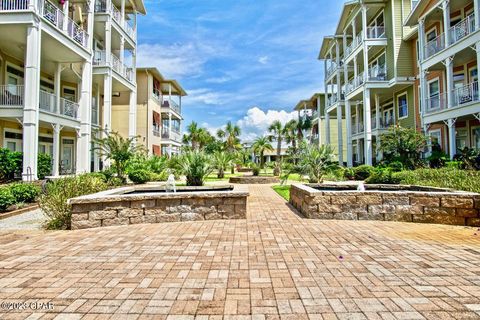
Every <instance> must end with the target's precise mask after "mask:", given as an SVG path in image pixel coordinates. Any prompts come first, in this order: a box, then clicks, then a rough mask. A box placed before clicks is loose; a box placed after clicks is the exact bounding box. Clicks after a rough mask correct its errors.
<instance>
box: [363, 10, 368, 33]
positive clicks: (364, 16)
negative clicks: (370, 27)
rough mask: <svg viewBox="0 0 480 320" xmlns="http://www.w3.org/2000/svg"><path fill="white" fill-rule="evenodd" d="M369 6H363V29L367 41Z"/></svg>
mask: <svg viewBox="0 0 480 320" xmlns="http://www.w3.org/2000/svg"><path fill="white" fill-rule="evenodd" d="M367 23H368V20H367V6H366V5H365V4H362V29H363V39H364V40H365V39H367V38H368V35H367Z"/></svg>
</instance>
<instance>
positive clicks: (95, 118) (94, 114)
mask: <svg viewBox="0 0 480 320" xmlns="http://www.w3.org/2000/svg"><path fill="white" fill-rule="evenodd" d="M91 120H92V124H97V125H98V105H97V104H96V103H92V119H91Z"/></svg>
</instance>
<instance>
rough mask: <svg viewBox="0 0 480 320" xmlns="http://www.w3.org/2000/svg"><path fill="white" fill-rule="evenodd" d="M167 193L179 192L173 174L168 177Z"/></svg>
mask: <svg viewBox="0 0 480 320" xmlns="http://www.w3.org/2000/svg"><path fill="white" fill-rule="evenodd" d="M165 191H167V192H172V191H173V192H174V193H175V192H177V188H176V186H175V176H174V175H173V174H171V175H169V176H168V179H167V183H166V184H165Z"/></svg>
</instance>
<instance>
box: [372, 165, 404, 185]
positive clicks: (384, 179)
mask: <svg viewBox="0 0 480 320" xmlns="http://www.w3.org/2000/svg"><path fill="white" fill-rule="evenodd" d="M399 182H400V179H399V178H398V177H395V176H394V174H393V172H392V170H391V169H389V168H386V169H376V170H375V171H374V172H373V173H372V175H370V177H368V178H367V179H366V180H365V183H367V184H398V183H399Z"/></svg>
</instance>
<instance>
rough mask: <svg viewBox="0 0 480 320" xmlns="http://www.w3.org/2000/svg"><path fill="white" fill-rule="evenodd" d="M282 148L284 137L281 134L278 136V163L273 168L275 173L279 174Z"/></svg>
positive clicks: (275, 174)
mask: <svg viewBox="0 0 480 320" xmlns="http://www.w3.org/2000/svg"><path fill="white" fill-rule="evenodd" d="M281 149H282V138H281V137H280V136H278V137H277V159H275V160H276V161H275V162H276V164H275V168H274V169H273V175H274V176H279V175H280V153H281Z"/></svg>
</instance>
